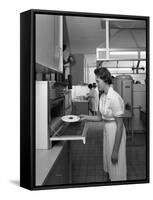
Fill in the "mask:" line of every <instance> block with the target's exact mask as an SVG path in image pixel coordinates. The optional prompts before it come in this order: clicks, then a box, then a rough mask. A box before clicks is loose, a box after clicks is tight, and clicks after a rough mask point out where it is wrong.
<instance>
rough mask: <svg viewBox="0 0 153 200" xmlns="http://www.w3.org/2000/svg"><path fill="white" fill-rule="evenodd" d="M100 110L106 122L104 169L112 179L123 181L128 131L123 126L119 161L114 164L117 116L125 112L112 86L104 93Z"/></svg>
mask: <svg viewBox="0 0 153 200" xmlns="http://www.w3.org/2000/svg"><path fill="white" fill-rule="evenodd" d="M99 111H100V112H101V114H102V118H103V119H104V120H105V121H108V122H104V129H103V163H104V171H105V172H107V173H109V178H110V180H111V181H120V180H121V181H122V180H126V179H127V167H126V131H125V127H124V126H123V132H122V138H121V143H120V147H119V154H118V162H117V164H113V163H112V161H111V155H112V150H113V146H114V141H115V135H116V129H117V125H116V122H115V117H121V115H123V114H124V102H123V99H122V98H121V97H120V95H119V94H118V93H117V92H115V91H114V90H113V88H112V87H110V88H109V91H108V93H107V95H106V94H102V95H101V98H100V102H99Z"/></svg>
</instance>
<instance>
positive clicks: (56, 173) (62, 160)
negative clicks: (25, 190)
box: [43, 142, 71, 185]
mask: <svg viewBox="0 0 153 200" xmlns="http://www.w3.org/2000/svg"><path fill="white" fill-rule="evenodd" d="M70 183H71V158H70V151H69V143H68V142H65V143H64V145H63V148H62V150H61V152H60V154H59V156H58V158H57V160H56V161H55V163H54V165H53V167H52V168H51V170H50V172H49V173H48V175H47V177H46V179H45V181H44V183H43V185H61V184H70Z"/></svg>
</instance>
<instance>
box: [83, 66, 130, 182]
mask: <svg viewBox="0 0 153 200" xmlns="http://www.w3.org/2000/svg"><path fill="white" fill-rule="evenodd" d="M94 73H95V75H96V82H97V85H98V90H99V92H100V93H102V92H103V93H102V95H101V97H100V100H99V113H98V115H96V116H88V115H80V117H81V120H88V121H100V120H103V122H104V128H103V164H104V171H105V172H106V173H108V175H109V179H110V180H111V181H121V180H122V181H123V180H126V179H127V168H126V132H125V127H124V124H123V114H124V102H123V99H122V98H121V96H120V95H119V94H118V93H117V92H116V91H114V89H113V88H112V87H111V84H112V80H111V74H110V72H109V71H108V70H107V69H106V68H98V69H95V71H94Z"/></svg>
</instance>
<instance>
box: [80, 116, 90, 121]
mask: <svg viewBox="0 0 153 200" xmlns="http://www.w3.org/2000/svg"><path fill="white" fill-rule="evenodd" d="M79 117H80V120H81V121H87V120H88V115H79Z"/></svg>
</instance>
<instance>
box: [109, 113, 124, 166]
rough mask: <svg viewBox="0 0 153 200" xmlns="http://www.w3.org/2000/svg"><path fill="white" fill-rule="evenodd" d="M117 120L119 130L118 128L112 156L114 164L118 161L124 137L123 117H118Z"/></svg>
mask: <svg viewBox="0 0 153 200" xmlns="http://www.w3.org/2000/svg"><path fill="white" fill-rule="evenodd" d="M115 121H116V124H117V130H116V135H115V142H114V146H113V151H112V157H111V160H112V163H113V164H116V163H117V162H118V152H119V148H120V143H121V138H122V132H123V118H122V117H116V118H115Z"/></svg>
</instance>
